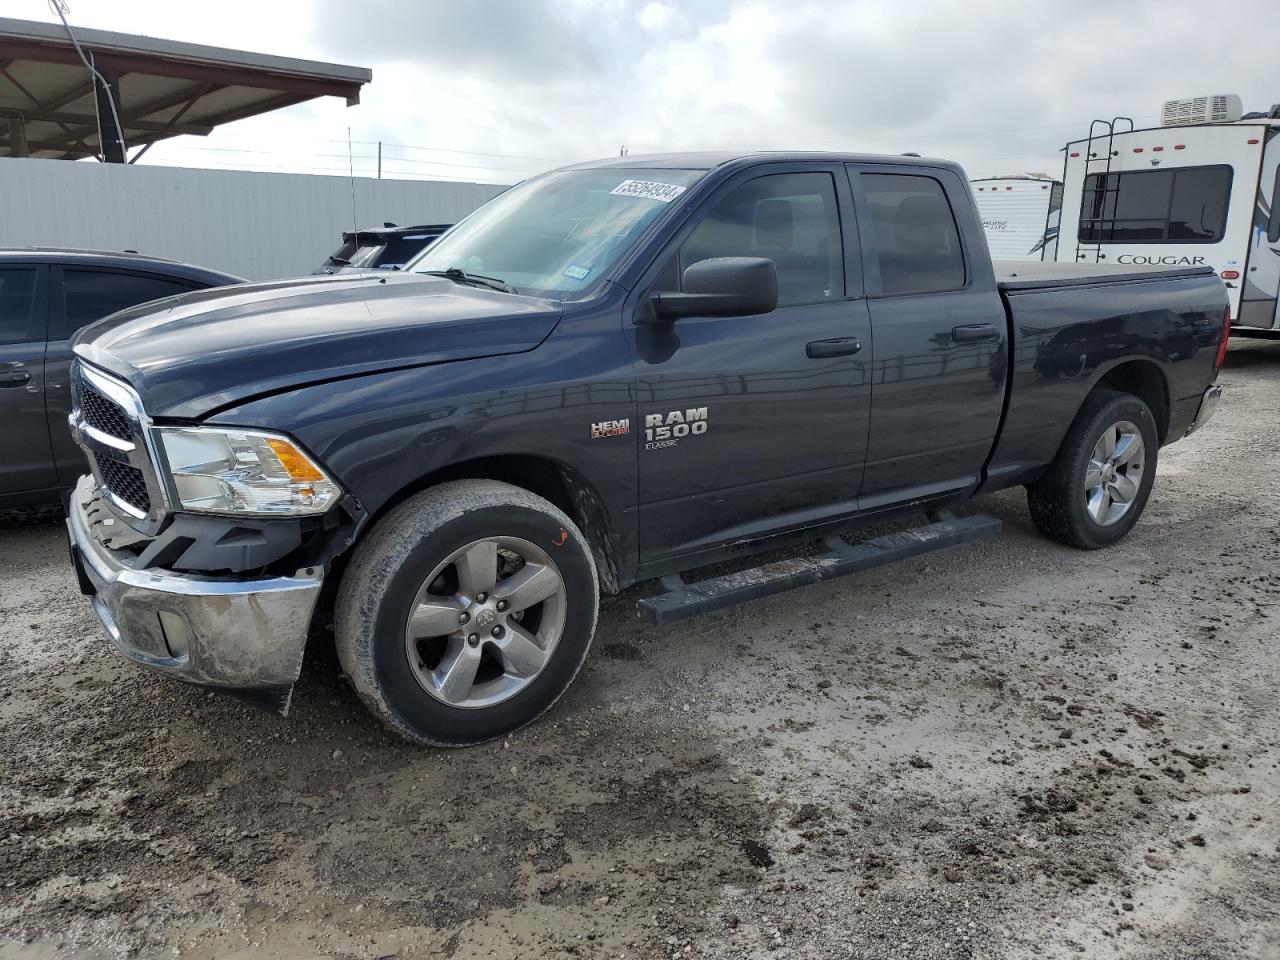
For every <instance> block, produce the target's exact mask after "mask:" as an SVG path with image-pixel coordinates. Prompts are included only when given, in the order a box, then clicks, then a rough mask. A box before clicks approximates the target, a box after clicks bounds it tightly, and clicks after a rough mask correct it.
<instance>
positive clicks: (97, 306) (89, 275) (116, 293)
mask: <svg viewBox="0 0 1280 960" xmlns="http://www.w3.org/2000/svg"><path fill="white" fill-rule="evenodd" d="M51 280H52V284H51V290H52V294H53V295H52V296H51V297H50V300H51V305H50V309H49V345H48V348H47V349H46V351H45V355H44V365H45V378H46V380H47V390H46V401H45V402H46V407H47V410H48V418H49V423H48V437H49V440H50V442H51V443H52V446H53V454H54V462H55V464H56V465H57V472H58V483H59V484H61V485H62V486H71V485H73V484H74V483H75V481H76V478H77V477H79V476H80V475H81V474H82V473H84V472H85V471H86V470H87V469H88V467H87V465H86V464H85V462H84V455H83V454H82V453H81V452H80V448H79V447H77V446H76V445H75V442H74V441H73V440H72V439H71V431H70V429H69V428H68V427H67V415H68V414H69V413H70V412H71V383H70V379H71V359H72V356H71V339H72V337H74V336H75V335H76V333H77V331H79V330H80V328H81V327H84V326H87V325H88V324H90V323H93V321H95V320H101V319H102V318H103V317H105V316H107V315H108V314H112V313H115V312H116V311H117V310H124V309H125V308H126V307H132V306H135V305H136V304H139V303H145V302H146V301H148V300H159V299H160V298H162V297H171V296H173V295H174V294H177V293H186V292H187V291H188V290H193V289H197V287H195V286H193V285H191V284H188V283H186V282H185V281H181V280H176V279H174V278H172V277H161V276H157V275H155V274H150V273H143V272H141V271H131V270H114V269H107V268H102V267H88V266H85V267H80V266H71V265H63V266H55V267H53V268H52V277H51Z"/></svg>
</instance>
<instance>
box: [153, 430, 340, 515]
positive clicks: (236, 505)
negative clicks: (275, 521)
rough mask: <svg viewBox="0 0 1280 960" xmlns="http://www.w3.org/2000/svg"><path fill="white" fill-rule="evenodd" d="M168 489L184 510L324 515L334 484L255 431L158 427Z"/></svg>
mask: <svg viewBox="0 0 1280 960" xmlns="http://www.w3.org/2000/svg"><path fill="white" fill-rule="evenodd" d="M158 432H159V434H160V437H161V439H162V441H163V443H164V452H165V454H166V456H167V457H168V460H169V471H170V473H171V475H172V476H173V486H174V490H175V491H176V492H177V494H178V500H179V501H180V502H181V504H182V506H183V508H184V509H186V510H198V511H202V512H207V513H244V514H265V515H271V516H275V515H281V516H294V517H296V516H304V515H307V514H315V513H324V511H325V510H328V509H329V507H330V506H332V505H333V503H334V502H335V501H336V500H337V499H338V498H339V497H340V496H341V495H342V491H341V490H340V489H339V487H338V485H337V484H336V483H334V482H333V481H332V480H330V479H329V477H328V476H326V475H325V473H324V471H323V470H321V469H320V468H319V467H318V466H316V464H315V461H313V460H312V459H311V458H310V457H308V456H307V455H306V454H305V453H303V452H302V450H300V449H299V448H298V446H297V445H296V444H295V443H293V442H292V441H291V440H286V439H285V438H284V437H278V436H275V435H274V434H270V433H260V432H258V431H255V430H235V429H227V430H224V429H221V428H213V427H192V428H185V427H161V428H160V429H159V430H158Z"/></svg>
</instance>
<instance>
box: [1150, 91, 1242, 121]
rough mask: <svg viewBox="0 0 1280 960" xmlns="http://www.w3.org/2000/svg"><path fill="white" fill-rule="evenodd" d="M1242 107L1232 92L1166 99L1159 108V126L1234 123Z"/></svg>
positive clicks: (1238, 117)
mask: <svg viewBox="0 0 1280 960" xmlns="http://www.w3.org/2000/svg"><path fill="white" fill-rule="evenodd" d="M1243 112H1244V108H1243V106H1242V105H1241V103H1240V98H1239V97H1238V96H1236V95H1235V94H1234V93H1222V94H1216V95H1214V96H1212V97H1192V98H1191V99H1188V100H1166V101H1165V102H1164V105H1163V106H1162V107H1161V108H1160V126H1162V127H1178V126H1184V125H1186V124H1189V123H1235V122H1236V121H1237V120H1239V119H1240V115H1241V114H1242V113H1243Z"/></svg>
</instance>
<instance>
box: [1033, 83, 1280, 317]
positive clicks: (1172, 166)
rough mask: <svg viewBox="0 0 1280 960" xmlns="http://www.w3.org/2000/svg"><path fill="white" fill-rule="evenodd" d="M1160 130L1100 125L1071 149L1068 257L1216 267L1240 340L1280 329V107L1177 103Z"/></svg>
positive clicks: (1219, 101)
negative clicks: (1245, 110)
mask: <svg viewBox="0 0 1280 960" xmlns="http://www.w3.org/2000/svg"><path fill="white" fill-rule="evenodd" d="M1161 121H1162V122H1161V125H1160V126H1158V127H1152V128H1150V129H1142V130H1135V129H1133V121H1132V120H1130V119H1128V118H1127V117H1117V118H1115V120H1095V121H1094V122H1093V125H1092V126H1091V127H1090V130H1089V137H1088V138H1087V139H1085V140H1075V141H1073V142H1071V143H1068V144H1067V145H1066V147H1065V153H1066V157H1065V160H1064V164H1065V165H1064V168H1063V174H1062V178H1063V182H1064V192H1063V203H1062V209H1063V223H1064V224H1066V225H1067V227H1066V228H1065V229H1066V234H1067V235H1066V237H1065V238H1063V240H1062V241H1061V242H1060V243H1059V244H1058V255H1057V259H1058V260H1061V261H1067V262H1090V263H1117V264H1124V265H1134V264H1138V265H1145V264H1155V265H1169V266H1182V265H1188V266H1211V267H1213V268H1214V269H1215V270H1217V271H1218V275H1219V276H1220V277H1222V279H1223V281H1224V282H1225V283H1226V285H1227V294H1228V296H1229V298H1230V301H1231V319H1232V322H1233V323H1234V324H1235V328H1236V330H1237V332H1240V333H1246V334H1247V333H1254V334H1259V333H1262V332H1264V331H1277V330H1280V204H1278V201H1280V104H1277V105H1276V106H1273V107H1272V108H1271V109H1270V110H1269V111H1268V112H1266V113H1252V114H1249V115H1247V116H1242V114H1241V104H1240V98H1239V97H1236V96H1213V97H1197V98H1194V99H1188V100H1169V101H1167V102H1166V103H1165V104H1164V105H1163V107H1162V109H1161Z"/></svg>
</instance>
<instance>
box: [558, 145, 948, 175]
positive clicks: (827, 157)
mask: <svg viewBox="0 0 1280 960" xmlns="http://www.w3.org/2000/svg"><path fill="white" fill-rule="evenodd" d="M804 162H810V163H812V162H818V163H888V164H894V165H899V164H901V165H904V166H925V167H947V168H950V169H953V170H957V171H959V170H960V166H959V164H957V163H955V162H954V161H952V160H938V159H933V158H930V157H918V156H907V155H905V154H876V153H837V152H830V151H819V150H815V151H804V150H776V151H775V150H761V151H754V152H748V153H731V152H729V151H724V150H720V151H703V152H694V153H651V154H633V155H631V156H626V157H609V158H607V159H604V160H589V161H586V162H584V163H575V164H572V165H570V166H569V167H568V168H567V169H575V170H577V169H584V168H607V167H616V168H631V169H642V170H643V169H653V170H713V169H715V168H717V167H722V166H725V165H727V164H735V165H742V166H747V165H751V164H756V163H804Z"/></svg>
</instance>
